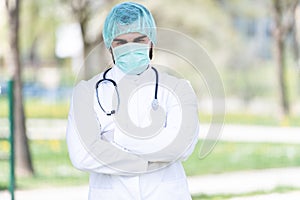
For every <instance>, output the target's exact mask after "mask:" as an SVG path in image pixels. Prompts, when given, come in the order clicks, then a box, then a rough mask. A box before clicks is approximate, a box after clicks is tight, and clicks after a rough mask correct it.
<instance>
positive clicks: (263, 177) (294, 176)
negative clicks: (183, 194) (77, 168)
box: [0, 168, 300, 200]
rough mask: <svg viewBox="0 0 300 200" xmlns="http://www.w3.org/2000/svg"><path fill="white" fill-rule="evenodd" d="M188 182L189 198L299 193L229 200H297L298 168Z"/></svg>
mask: <svg viewBox="0 0 300 200" xmlns="http://www.w3.org/2000/svg"><path fill="white" fill-rule="evenodd" d="M188 183H189V188H190V192H191V194H193V195H196V194H207V195H213V194H243V193H249V192H255V191H260V192H261V191H271V190H272V189H274V188H276V187H279V186H288V187H294V188H299V191H293V192H287V193H283V194H277V193H274V194H266V195H258V196H254V197H240V198H232V200H277V199H283V200H293V199H297V200H299V199H300V168H285V169H268V170H254V171H246V172H233V173H225V174H218V175H204V176H197V177H188ZM87 193H88V186H76V187H67V188H45V189H37V190H26V191H17V192H16V200H40V199H43V200H53V199H55V200H66V199H70V200H83V199H87ZM0 199H1V200H9V194H8V192H7V191H6V192H0Z"/></svg>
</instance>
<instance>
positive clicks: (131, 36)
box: [114, 32, 149, 41]
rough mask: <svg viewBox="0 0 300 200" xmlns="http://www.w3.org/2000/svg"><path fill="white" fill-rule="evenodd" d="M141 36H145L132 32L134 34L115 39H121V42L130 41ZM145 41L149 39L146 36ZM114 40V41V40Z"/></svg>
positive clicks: (126, 34)
mask: <svg viewBox="0 0 300 200" xmlns="http://www.w3.org/2000/svg"><path fill="white" fill-rule="evenodd" d="M141 36H146V35H144V34H141V33H138V32H134V33H125V34H122V35H119V36H117V37H116V38H115V39H121V40H127V41H132V40H134V39H135V38H138V37H141ZM145 38H147V39H149V38H148V37H147V36H146V37H145ZM115 39H114V40H115Z"/></svg>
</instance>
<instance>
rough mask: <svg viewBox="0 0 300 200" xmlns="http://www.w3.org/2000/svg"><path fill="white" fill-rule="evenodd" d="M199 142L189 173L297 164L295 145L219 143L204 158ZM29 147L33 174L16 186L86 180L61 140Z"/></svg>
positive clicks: (1, 180)
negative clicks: (73, 165) (70, 159)
mask: <svg viewBox="0 0 300 200" xmlns="http://www.w3.org/2000/svg"><path fill="white" fill-rule="evenodd" d="M200 145H201V142H199V144H198V145H197V146H196V149H195V151H194V153H193V154H192V155H191V157H190V158H189V159H188V160H187V161H186V162H184V168H185V170H186V173H187V175H189V176H192V175H204V174H212V173H225V172H233V171H241V170H252V169H266V168H278V167H291V166H300V146H299V145H286V144H258V143H233V142H219V143H218V144H217V145H216V147H215V148H214V150H213V151H212V152H211V153H210V154H209V155H208V156H207V157H205V158H204V159H199V158H198V150H199V148H200ZM7 149H8V148H7V144H5V142H4V141H2V142H0V152H5V151H7ZM30 149H31V153H32V158H33V164H34V169H35V176H34V177H20V178H17V187H18V188H22V189H29V188H37V187H45V186H68V185H82V184H87V183H88V174H87V173H84V172H80V171H78V170H76V169H74V168H73V167H72V165H71V163H70V161H69V158H68V152H67V148H66V144H65V141H60V140H48V141H46V140H36V141H31V143H30ZM0 169H1V174H0V189H4V188H6V187H7V186H6V185H7V180H8V164H7V162H4V161H0ZM2 172H3V173H2Z"/></svg>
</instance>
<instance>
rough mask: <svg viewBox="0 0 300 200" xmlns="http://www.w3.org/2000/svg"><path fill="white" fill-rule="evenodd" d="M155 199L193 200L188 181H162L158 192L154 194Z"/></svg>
mask: <svg viewBox="0 0 300 200" xmlns="http://www.w3.org/2000/svg"><path fill="white" fill-rule="evenodd" d="M152 199H153V200H154V199H164V200H191V199H192V198H191V195H190V193H189V190H188V186H187V181H186V179H177V180H172V181H162V182H161V183H160V185H159V187H158V190H157V191H156V192H155V193H154V195H153V198H151V200H152Z"/></svg>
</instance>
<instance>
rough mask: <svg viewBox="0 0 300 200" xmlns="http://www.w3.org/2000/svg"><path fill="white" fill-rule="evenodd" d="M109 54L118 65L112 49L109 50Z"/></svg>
mask: <svg viewBox="0 0 300 200" xmlns="http://www.w3.org/2000/svg"><path fill="white" fill-rule="evenodd" d="M109 53H110V55H111V58H112V60H113V63H114V64H116V63H115V59H114V54H113V52H112V48H111V47H110V48H109Z"/></svg>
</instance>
